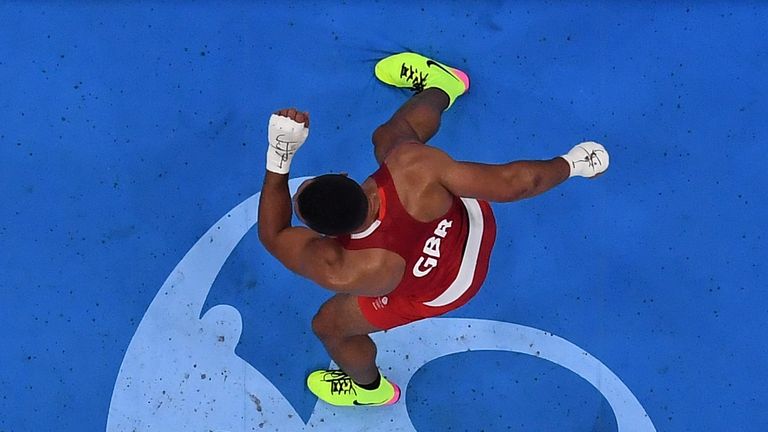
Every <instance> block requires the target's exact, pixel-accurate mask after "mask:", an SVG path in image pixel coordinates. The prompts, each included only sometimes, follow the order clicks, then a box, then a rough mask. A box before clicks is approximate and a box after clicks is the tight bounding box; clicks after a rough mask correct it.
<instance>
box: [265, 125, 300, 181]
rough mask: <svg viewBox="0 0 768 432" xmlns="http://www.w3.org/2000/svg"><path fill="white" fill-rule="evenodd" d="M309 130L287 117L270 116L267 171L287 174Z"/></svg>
mask: <svg viewBox="0 0 768 432" xmlns="http://www.w3.org/2000/svg"><path fill="white" fill-rule="evenodd" d="M308 135H309V128H308V127H306V126H305V125H304V123H298V122H296V121H294V120H291V119H290V118H288V117H283V116H280V115H277V114H272V116H271V117H270V118H269V132H268V138H269V149H267V171H272V172H273V173H277V174H288V171H289V169H290V168H291V160H292V159H293V155H294V153H296V150H298V149H299V147H301V145H302V144H304V141H306V140H307V136H308Z"/></svg>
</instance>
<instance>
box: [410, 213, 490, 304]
mask: <svg viewBox="0 0 768 432" xmlns="http://www.w3.org/2000/svg"><path fill="white" fill-rule="evenodd" d="M461 202H462V203H463V204H464V207H465V208H466V209H467V215H468V216H469V218H468V219H469V235H468V237H467V245H466V246H465V247H464V256H463V257H462V259H461V266H460V267H459V273H458V274H457V275H456V279H455V280H454V281H453V283H451V286H449V287H448V289H446V290H445V291H443V293H442V294H440V295H439V296H438V297H437V298H436V299H434V300H432V301H429V302H426V303H424V304H425V305H427V306H431V307H441V306H445V305H449V304H451V303H453V302H455V301H456V300H458V299H459V297H461V296H462V295H463V294H464V293H465V292H467V290H468V289H469V287H470V286H472V280H473V279H474V276H475V267H476V266H477V257H478V255H479V253H480V244H481V243H482V240H483V210H482V209H481V208H480V204H478V202H477V200H476V199H471V198H462V199H461Z"/></svg>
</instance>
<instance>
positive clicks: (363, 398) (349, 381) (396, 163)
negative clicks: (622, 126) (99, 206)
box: [259, 53, 609, 406]
mask: <svg viewBox="0 0 768 432" xmlns="http://www.w3.org/2000/svg"><path fill="white" fill-rule="evenodd" d="M375 74H376V77H378V78H379V80H381V81H383V82H384V83H387V84H390V85H393V86H396V87H405V88H410V89H412V90H414V91H416V92H417V94H416V95H414V96H413V97H412V98H410V99H409V100H408V101H407V102H406V103H405V104H404V105H403V106H402V107H400V109H399V110H398V111H397V112H396V113H395V114H394V115H393V116H392V118H391V119H390V120H389V121H387V122H386V123H384V124H383V125H381V126H380V127H379V128H378V129H376V131H375V132H374V134H373V146H374V148H373V151H374V155H375V157H376V160H377V162H378V163H379V164H380V167H379V169H378V170H377V171H376V172H374V173H373V174H372V175H371V176H370V177H368V178H367V179H366V180H365V181H364V182H363V183H362V184H358V183H356V182H355V181H353V180H351V179H349V178H347V177H346V176H345V175H338V174H327V175H323V176H320V177H316V178H314V179H311V180H308V181H306V182H304V183H303V184H302V185H301V186H300V187H299V190H298V191H297V193H296V197H295V199H294V202H293V203H292V201H291V197H290V195H289V191H288V172H289V168H290V164H291V160H292V158H293V156H294V154H295V152H296V151H297V150H298V148H299V147H300V146H301V145H302V144H303V143H304V141H305V140H306V138H307V135H308V133H309V114H308V113H306V112H301V111H297V110H296V109H293V108H291V109H284V110H280V111H277V112H276V113H275V114H273V115H272V117H271V118H270V121H269V134H268V135H269V136H268V139H269V149H268V151H267V172H266V176H265V177H264V187H263V189H262V192H261V201H260V204H259V238H260V239H261V241H262V243H263V244H264V246H265V247H266V248H267V250H269V252H270V253H272V254H273V255H274V256H275V257H276V258H277V259H278V260H280V262H282V263H283V264H284V265H285V266H286V267H287V268H288V269H290V270H291V271H293V272H296V273H298V274H300V275H302V276H304V277H307V278H309V279H311V280H312V281H314V282H316V283H317V284H319V285H321V286H323V287H325V288H327V289H329V290H331V291H334V292H335V293H336V295H334V296H333V297H332V298H331V299H330V300H328V301H327V302H325V304H323V305H322V306H321V307H320V310H319V311H318V312H317V314H316V315H315V317H314V319H313V320H312V328H313V330H314V332H315V334H316V335H317V336H318V338H319V339H320V340H321V341H322V343H323V345H324V346H325V348H326V350H327V351H328V354H330V356H331V358H332V359H333V361H334V362H336V364H337V365H339V367H340V368H341V369H340V370H319V371H316V372H313V373H312V374H310V375H309V377H308V378H307V385H308V387H309V389H310V390H311V391H312V392H313V393H314V394H315V395H317V396H318V397H319V398H320V399H322V400H324V401H326V402H328V403H330V404H333V405H340V406H350V405H372V406H377V405H389V404H393V403H395V402H397V400H398V399H399V397H400V389H399V388H398V386H397V385H396V384H394V383H392V382H390V381H388V380H387V379H386V378H385V377H383V376H382V375H381V374H380V373H379V369H378V367H377V366H376V345H375V344H374V343H373V341H372V340H371V338H370V337H369V336H368V335H369V334H370V333H374V332H377V331H381V330H386V329H390V328H393V327H397V326H401V325H405V324H408V323H410V322H413V321H416V320H420V319H423V318H428V317H433V316H437V315H441V314H444V313H446V312H448V311H451V310H454V309H456V308H458V307H459V306H461V305H463V304H465V303H466V302H467V301H469V300H470V299H471V298H472V297H473V296H474V295H475V294H477V292H478V290H479V289H480V286H481V284H482V283H483V280H484V279H485V276H486V273H487V270H488V262H489V258H490V254H491V249H492V247H493V242H494V239H495V235H496V224H495V221H494V217H493V213H492V212H491V207H490V206H489V204H488V201H493V202H510V201H516V200H520V199H524V198H530V197H532V196H535V195H538V194H540V193H542V192H545V191H547V190H549V189H551V188H553V187H555V186H557V185H558V184H560V183H562V182H563V181H565V180H566V179H568V178H569V177H574V176H581V177H594V176H596V175H598V174H601V173H603V172H604V171H605V170H606V169H607V168H608V163H609V159H608V153H607V152H606V151H605V149H604V148H603V146H601V145H600V144H597V143H595V142H583V143H581V144H578V145H577V146H575V147H574V148H573V149H572V150H571V151H570V152H568V153H567V154H566V155H564V156H560V157H556V158H554V159H550V160H538V161H516V162H509V163H505V164H499V165H488V164H481V163H472V162H458V161H455V160H453V159H452V158H451V157H450V156H448V155H447V154H446V153H445V152H443V151H442V150H440V149H437V148H434V147H431V146H429V145H427V144H426V142H427V141H428V140H429V139H430V138H431V137H432V136H433V135H434V134H435V133H436V132H437V129H438V127H439V124H440V117H441V115H442V112H443V111H444V110H446V109H448V108H449V107H450V106H451V105H452V104H453V103H454V101H455V100H456V98H457V97H459V96H461V95H462V94H464V93H465V92H466V91H467V89H468V88H469V77H468V76H467V75H466V74H465V73H464V72H462V71H460V70H458V69H455V68H452V67H449V66H446V65H444V64H442V63H438V62H436V61H434V60H432V59H428V58H426V57H424V56H421V55H419V54H415V53H401V54H396V55H393V56H390V57H387V58H385V59H383V60H381V61H380V62H379V63H378V64H377V65H376V68H375ZM292 207H294V208H295V210H296V214H297V216H298V217H299V218H300V219H301V220H302V222H304V223H305V224H306V225H307V227H308V228H304V227H292V226H291V215H292V213H291V211H292Z"/></svg>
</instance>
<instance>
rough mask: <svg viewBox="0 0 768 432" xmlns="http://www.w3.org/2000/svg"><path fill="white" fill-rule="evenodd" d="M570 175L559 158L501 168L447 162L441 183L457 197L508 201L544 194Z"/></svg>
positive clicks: (511, 164)
mask: <svg viewBox="0 0 768 432" xmlns="http://www.w3.org/2000/svg"><path fill="white" fill-rule="evenodd" d="M569 174H570V169H569V167H568V162H566V161H565V159H563V158H560V157H558V158H554V159H550V160H541V161H515V162H509V163H506V164H502V165H489V164H482V163H475V162H457V161H452V162H449V163H446V166H445V168H444V169H443V170H442V174H441V176H440V180H441V183H442V184H443V186H445V188H446V189H448V190H449V191H451V193H453V194H455V195H458V196H463V197H468V198H478V199H481V200H485V201H494V202H510V201H517V200H521V199H526V198H531V197H534V196H536V195H539V194H541V193H544V192H546V191H548V190H550V189H552V188H554V187H555V186H557V185H559V184H560V183H562V182H564V181H565V180H567V179H568V176H569Z"/></svg>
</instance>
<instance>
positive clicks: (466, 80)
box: [451, 68, 469, 91]
mask: <svg viewBox="0 0 768 432" xmlns="http://www.w3.org/2000/svg"><path fill="white" fill-rule="evenodd" d="M451 70H452V71H453V73H455V74H456V76H457V77H459V79H460V80H461V82H463V83H464V91H467V90H469V75H467V74H465V73H464V72H463V71H460V70H458V69H455V68H451Z"/></svg>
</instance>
